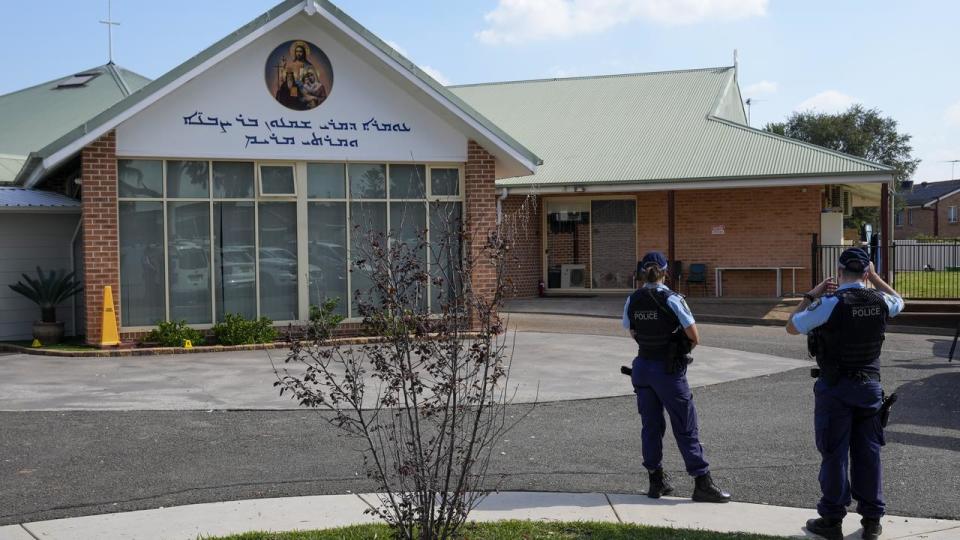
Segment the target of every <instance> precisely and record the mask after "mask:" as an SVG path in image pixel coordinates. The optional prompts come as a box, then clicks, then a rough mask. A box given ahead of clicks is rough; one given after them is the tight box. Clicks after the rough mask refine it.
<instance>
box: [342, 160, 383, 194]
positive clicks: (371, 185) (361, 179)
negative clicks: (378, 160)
mask: <svg viewBox="0 0 960 540" xmlns="http://www.w3.org/2000/svg"><path fill="white" fill-rule="evenodd" d="M348 171H349V174H350V196H351V197H353V198H354V199H385V198H387V183H386V177H387V166H386V165H371V164H369V163H351V164H350V165H349V166H348Z"/></svg>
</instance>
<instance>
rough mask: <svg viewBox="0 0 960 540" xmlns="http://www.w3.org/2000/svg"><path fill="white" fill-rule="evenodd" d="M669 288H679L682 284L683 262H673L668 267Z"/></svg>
mask: <svg viewBox="0 0 960 540" xmlns="http://www.w3.org/2000/svg"><path fill="white" fill-rule="evenodd" d="M670 282H671V283H670V286H671V287H677V288H678V289H679V288H680V285H682V284H683V262H682V261H673V264H672V265H670Z"/></svg>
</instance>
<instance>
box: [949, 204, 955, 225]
mask: <svg viewBox="0 0 960 540" xmlns="http://www.w3.org/2000/svg"><path fill="white" fill-rule="evenodd" d="M956 222H957V207H956V206H948V207H947V223H956Z"/></svg>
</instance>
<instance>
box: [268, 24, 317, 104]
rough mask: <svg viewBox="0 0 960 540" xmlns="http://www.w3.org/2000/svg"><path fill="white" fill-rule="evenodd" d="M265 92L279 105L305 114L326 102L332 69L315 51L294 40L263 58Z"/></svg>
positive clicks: (309, 45)
mask: <svg viewBox="0 0 960 540" xmlns="http://www.w3.org/2000/svg"><path fill="white" fill-rule="evenodd" d="M266 80H267V90H268V91H269V92H270V94H271V95H272V96H273V97H274V99H276V100H277V101H278V102H280V104H281V105H283V106H284V107H287V108H288V109H293V110H295V111H309V110H310V109H314V108H316V107H318V106H319V105H320V104H321V103H323V102H324V101H326V100H327V96H329V95H330V90H331V89H332V88H333V67H332V66H331V65H330V59H329V58H327V55H326V54H324V52H323V51H321V50H320V48H319V47H317V46H316V45H314V44H313V43H310V42H309V41H304V40H302V39H295V40H292V41H287V42H285V43H281V44H280V45H278V46H277V48H275V49H274V50H273V52H271V53H270V56H268V57H267V65H266Z"/></svg>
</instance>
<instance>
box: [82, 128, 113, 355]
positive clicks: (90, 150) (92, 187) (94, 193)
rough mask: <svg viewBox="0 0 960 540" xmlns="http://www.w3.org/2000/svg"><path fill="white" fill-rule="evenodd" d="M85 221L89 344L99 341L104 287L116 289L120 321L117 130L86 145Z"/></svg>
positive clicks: (85, 280) (84, 256) (84, 246)
mask: <svg viewBox="0 0 960 540" xmlns="http://www.w3.org/2000/svg"><path fill="white" fill-rule="evenodd" d="M80 159H81V163H82V178H81V182H82V184H81V192H80V193H81V196H80V198H81V207H82V213H81V219H82V221H83V271H84V275H83V287H84V290H83V294H84V297H85V300H86V307H87V336H86V339H87V343H90V344H94V345H96V344H99V343H100V334H101V318H102V314H103V311H102V310H103V287H104V286H106V285H110V286H111V287H112V288H113V302H114V307H115V309H116V313H117V322H118V323H119V321H120V252H119V220H118V217H117V212H118V210H117V140H116V135H115V133H114V132H113V131H111V132H110V133H107V134H106V135H104V136H102V137H100V138H99V139H97V140H96V141H94V142H92V143H90V144H89V145H88V146H86V147H85V148H84V149H83V151H82V152H81V155H80Z"/></svg>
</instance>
